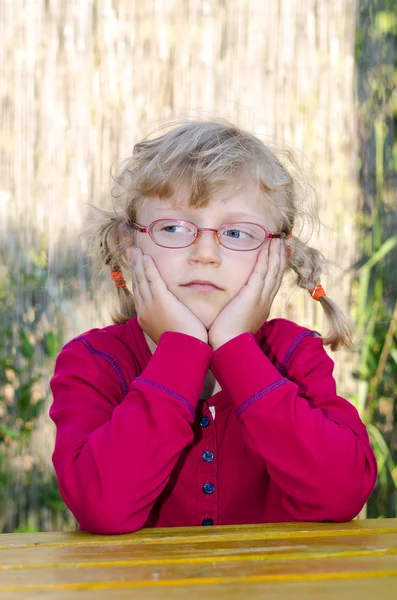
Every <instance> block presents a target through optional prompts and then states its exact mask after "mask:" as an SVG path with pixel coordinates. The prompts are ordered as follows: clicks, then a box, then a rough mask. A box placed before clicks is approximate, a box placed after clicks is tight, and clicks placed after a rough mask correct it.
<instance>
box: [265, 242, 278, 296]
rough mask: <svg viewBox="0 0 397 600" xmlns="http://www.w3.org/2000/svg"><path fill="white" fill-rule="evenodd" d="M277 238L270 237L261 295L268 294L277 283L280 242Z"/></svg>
mask: <svg viewBox="0 0 397 600" xmlns="http://www.w3.org/2000/svg"><path fill="white" fill-rule="evenodd" d="M280 241H281V240H279V239H276V238H274V239H272V240H271V244H270V249H269V260H268V268H267V272H266V277H265V280H264V282H263V289H262V296H270V294H272V292H273V289H274V288H275V286H276V283H277V277H278V274H279V271H280V262H281V248H280V246H281V244H280Z"/></svg>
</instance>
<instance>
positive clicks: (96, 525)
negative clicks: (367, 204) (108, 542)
mask: <svg viewBox="0 0 397 600" xmlns="http://www.w3.org/2000/svg"><path fill="white" fill-rule="evenodd" d="M59 489H60V492H61V496H62V498H63V500H64V502H65V504H66V506H67V507H68V508H69V510H70V511H71V513H72V514H73V516H74V518H75V519H76V521H77V522H78V524H79V526H80V529H82V530H84V531H87V532H88V533H94V534H97V535H121V534H125V533H134V532H136V531H139V529H142V527H143V526H144V525H145V522H146V520H147V515H144V514H143V513H139V512H135V513H134V512H132V511H131V507H130V506H129V507H128V508H129V510H128V512H127V511H126V507H125V506H120V505H118V504H117V503H115V502H114V501H111V502H107V501H106V499H104V498H101V497H100V496H99V495H98V496H97V495H95V496H94V495H93V496H91V497H89V495H88V494H86V495H85V496H84V498H79V497H78V496H77V495H73V494H70V493H68V492H67V491H66V490H65V488H64V487H63V486H62V485H61V483H60V486H59Z"/></svg>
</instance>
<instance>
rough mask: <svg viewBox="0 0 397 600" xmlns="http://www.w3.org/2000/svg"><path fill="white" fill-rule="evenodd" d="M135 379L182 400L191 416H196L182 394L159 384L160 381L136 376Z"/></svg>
mask: <svg viewBox="0 0 397 600" xmlns="http://www.w3.org/2000/svg"><path fill="white" fill-rule="evenodd" d="M135 381H141V382H142V383H146V384H147V385H151V386H152V387H154V388H156V389H157V390H160V391H161V392H164V393H165V394H168V395H169V396H172V397H173V398H175V399H176V400H179V402H182V404H183V405H184V406H186V408H188V409H189V410H190V412H191V413H192V415H193V418H194V417H195V416H196V412H195V410H194V408H193V406H192V405H191V404H190V402H189V401H188V400H186V398H184V397H183V396H181V395H180V394H178V392H175V391H174V390H171V389H170V388H168V387H166V386H165V385H161V383H156V382H155V381H150V379H146V378H145V377H137V378H136V379H135Z"/></svg>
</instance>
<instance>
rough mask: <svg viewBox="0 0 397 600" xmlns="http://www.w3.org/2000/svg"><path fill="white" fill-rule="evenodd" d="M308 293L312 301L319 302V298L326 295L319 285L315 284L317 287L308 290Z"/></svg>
mask: <svg viewBox="0 0 397 600" xmlns="http://www.w3.org/2000/svg"><path fill="white" fill-rule="evenodd" d="M308 292H309V294H310V295H311V297H312V298H313V300H320V298H322V297H323V296H326V295H327V294H326V293H325V291H324V289H323V286H322V285H321V284H320V283H317V285H316V286H315V287H314V288H313V289H311V290H308Z"/></svg>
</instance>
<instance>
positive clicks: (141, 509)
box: [50, 318, 377, 534]
mask: <svg viewBox="0 0 397 600" xmlns="http://www.w3.org/2000/svg"><path fill="white" fill-rule="evenodd" d="M208 369H211V370H212V372H213V374H214V375H215V377H216V379H217V381H218V382H219V384H220V386H221V388H222V391H221V392H219V393H218V394H216V395H215V396H213V397H212V398H210V399H209V400H208V401H204V402H203V401H200V400H199V398H200V393H201V390H202V387H203V382H204V377H205V374H206V372H207V370H208ZM332 371H333V361H332V360H331V359H330V358H329V357H328V355H327V353H326V352H325V350H324V349H323V345H322V341H321V339H320V338H319V337H318V334H316V333H315V332H312V331H310V330H308V329H304V328H303V327H299V326H298V325H296V324H294V323H292V322H290V321H287V320H284V319H275V320H273V321H270V322H266V323H265V324H264V325H263V326H262V328H261V329H260V331H259V332H258V333H257V334H256V335H255V336H254V335H252V334H249V333H245V334H243V335H240V336H238V337H236V338H234V339H233V340H230V341H229V342H227V343H226V344H224V345H223V346H221V347H220V348H219V349H218V350H216V351H215V352H213V351H212V349H211V348H210V346H208V345H207V344H205V343H203V342H201V341H199V340H197V339H196V338H193V337H190V336H187V335H184V334H181V333H171V332H167V333H165V334H163V336H162V337H161V339H160V342H159V345H158V347H157V349H156V351H155V353H154V354H153V356H152V355H151V353H150V350H149V348H148V345H147V343H146V340H145V338H144V335H143V332H142V330H141V328H140V327H139V325H138V322H137V319H136V318H133V319H131V320H130V321H129V322H128V323H126V324H125V325H112V326H110V327H106V328H104V329H93V330H91V331H89V332H87V333H85V334H84V335H81V336H79V337H77V338H75V339H74V340H72V341H71V342H69V343H68V344H67V345H66V346H65V347H64V348H63V350H62V352H61V353H60V355H59V356H58V358H57V362H56V367H55V374H54V376H53V378H52V379H51V388H52V392H53V396H54V402H53V405H52V407H51V409H50V416H51V418H52V419H53V420H54V422H55V424H56V427H57V436H56V445H55V451H54V455H53V461H54V466H55V470H56V473H57V476H58V480H59V487H60V491H61V494H62V497H63V499H64V500H65V502H66V504H67V506H68V507H69V508H70V510H71V511H72V513H73V514H74V516H75V517H76V519H77V521H78V522H79V524H80V527H81V528H82V529H85V530H88V531H91V532H94V533H103V534H116V533H124V532H132V531H136V530H138V529H140V528H141V527H170V526H191V525H212V524H214V525H217V524H220V525H226V524H233V523H266V522H281V521H348V520H350V519H352V518H354V517H355V516H356V515H357V514H358V513H359V511H360V510H361V508H362V507H363V505H364V504H365V502H366V500H367V499H368V497H369V495H370V494H371V492H372V489H373V487H374V484H375V481H376V477H377V467H376V461H375V457H374V454H373V452H372V450H371V446H370V444H369V440H368V435H367V432H366V429H365V426H364V425H363V423H362V422H361V420H360V418H359V416H358V413H357V411H356V409H355V408H354V407H353V406H352V405H351V404H350V403H349V402H347V401H346V400H344V399H343V398H341V397H340V396H338V395H337V393H336V389H335V381H334V378H333V376H332Z"/></svg>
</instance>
